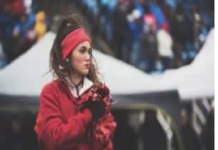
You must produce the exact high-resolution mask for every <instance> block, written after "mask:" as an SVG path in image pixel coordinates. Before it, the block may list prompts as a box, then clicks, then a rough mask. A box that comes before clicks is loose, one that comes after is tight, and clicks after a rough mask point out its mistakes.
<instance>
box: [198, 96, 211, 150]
mask: <svg viewBox="0 0 218 150" xmlns="http://www.w3.org/2000/svg"><path fill="white" fill-rule="evenodd" d="M206 119H207V122H206V125H205V126H204V127H203V130H202V134H201V141H202V145H203V147H204V148H205V150H214V100H213V101H212V108H211V110H210V112H209V114H208V116H207V118H206Z"/></svg>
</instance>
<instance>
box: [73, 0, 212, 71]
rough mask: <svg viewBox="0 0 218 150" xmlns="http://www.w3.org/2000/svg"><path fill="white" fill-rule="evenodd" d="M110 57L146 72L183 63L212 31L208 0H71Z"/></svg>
mask: <svg viewBox="0 0 218 150" xmlns="http://www.w3.org/2000/svg"><path fill="white" fill-rule="evenodd" d="M76 4H77V5H78V6H79V8H80V9H81V10H82V12H83V14H84V16H86V17H87V19H88V20H89V21H90V22H91V25H92V26H93V30H94V31H93V33H94V35H95V34H101V35H102V36H103V37H104V39H105V41H107V43H108V44H109V45H110V46H111V49H112V50H113V52H114V55H115V57H117V58H118V59H120V60H123V61H125V62H127V63H130V64H132V65H134V66H135V67H137V68H140V69H142V70H144V71H145V72H148V73H153V72H162V71H165V70H166V69H170V68H178V67H180V66H183V65H186V64H189V63H190V62H191V61H192V60H193V59H194V57H195V56H196V54H197V53H198V52H199V50H200V49H201V47H202V45H203V43H204V42H205V40H206V38H207V35H208V33H209V31H210V29H211V28H213V27H214V11H213V7H214V4H213V1H212V0H183V1H180V0H82V1H79V0H77V1H76Z"/></svg>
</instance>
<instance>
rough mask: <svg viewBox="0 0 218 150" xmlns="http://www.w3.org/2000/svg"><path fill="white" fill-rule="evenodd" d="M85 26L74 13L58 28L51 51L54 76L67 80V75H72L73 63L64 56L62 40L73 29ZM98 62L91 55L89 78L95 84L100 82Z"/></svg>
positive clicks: (51, 66) (51, 67)
mask: <svg viewBox="0 0 218 150" xmlns="http://www.w3.org/2000/svg"><path fill="white" fill-rule="evenodd" d="M78 28H83V29H85V28H84V26H83V22H82V20H81V19H80V18H79V16H77V15H75V14H73V15H70V16H68V17H66V18H64V19H63V20H62V22H61V24H60V26H59V28H58V31H57V35H56V38H55V40H54V43H53V46H52V49H51V53H50V70H51V72H52V74H53V77H57V78H59V79H61V80H63V81H65V82H66V77H69V76H70V75H71V69H72V68H71V65H70V63H69V62H67V61H66V60H64V59H63V58H62V53H61V49H62V48H61V42H62V41H63V40H64V38H65V37H66V36H67V35H68V34H69V33H71V32H72V31H74V30H76V29H78ZM96 66H97V64H96V61H95V59H94V57H93V56H92V57H91V66H90V70H89V73H88V75H87V78H88V79H89V80H91V81H92V82H93V83H94V84H95V85H98V84H99V83H100V81H99V79H98V70H97V67H96Z"/></svg>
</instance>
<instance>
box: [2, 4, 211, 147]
mask: <svg viewBox="0 0 218 150" xmlns="http://www.w3.org/2000/svg"><path fill="white" fill-rule="evenodd" d="M72 13H76V14H78V15H79V16H81V18H82V19H83V20H84V22H85V25H86V28H87V30H88V31H89V33H90V35H91V36H92V38H93V47H94V49H95V50H94V56H95V58H96V60H97V62H98V64H99V69H100V72H101V75H102V80H103V81H105V82H106V84H107V85H108V86H109V88H110V89H111V94H112V97H113V100H114V105H113V108H112V112H113V114H114V117H115V120H116V121H117V123H118V127H117V129H116V131H115V135H114V138H113V142H114V150H214V18H215V17H214V0H1V1H0V149H2V150H30V149H32V150H39V148H38V144H37V138H36V134H35V133H34V130H33V128H34V125H35V119H36V115H37V112H38V106H39V95H40V92H41V89H42V87H43V85H44V84H45V83H47V82H49V81H51V80H52V76H51V74H50V73H49V52H50V49H51V45H52V43H53V40H54V38H55V32H56V30H57V27H58V25H59V23H60V21H61V19H62V18H63V17H65V16H66V15H69V14H72Z"/></svg>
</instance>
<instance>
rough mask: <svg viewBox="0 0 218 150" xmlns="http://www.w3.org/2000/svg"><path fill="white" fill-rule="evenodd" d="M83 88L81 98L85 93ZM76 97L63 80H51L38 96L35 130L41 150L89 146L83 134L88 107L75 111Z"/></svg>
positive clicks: (88, 118)
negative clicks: (38, 104)
mask: <svg viewBox="0 0 218 150" xmlns="http://www.w3.org/2000/svg"><path fill="white" fill-rule="evenodd" d="M88 91H89V89H88V90H86V91H84V93H83V94H82V95H81V96H80V97H81V98H82V97H83V96H84V97H85V95H86V93H88ZM77 101H78V100H77V99H76V98H75V97H74V96H73V94H72V93H71V91H70V89H69V87H68V85H67V84H65V83H64V82H62V81H60V80H58V79H57V80H54V81H52V82H51V83H49V84H47V85H46V86H45V87H44V88H43V90H42V93H41V96H40V106H39V113H38V117H37V120H36V126H35V131H36V134H37V136H38V140H39V145H40V147H41V148H43V149H44V150H91V149H92V148H91V144H90V142H88V141H87V138H86V134H87V130H88V128H89V126H90V125H91V123H92V115H91V112H90V111H89V110H88V109H85V110H84V111H82V112H81V111H79V110H78V109H77V105H78V104H77Z"/></svg>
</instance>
